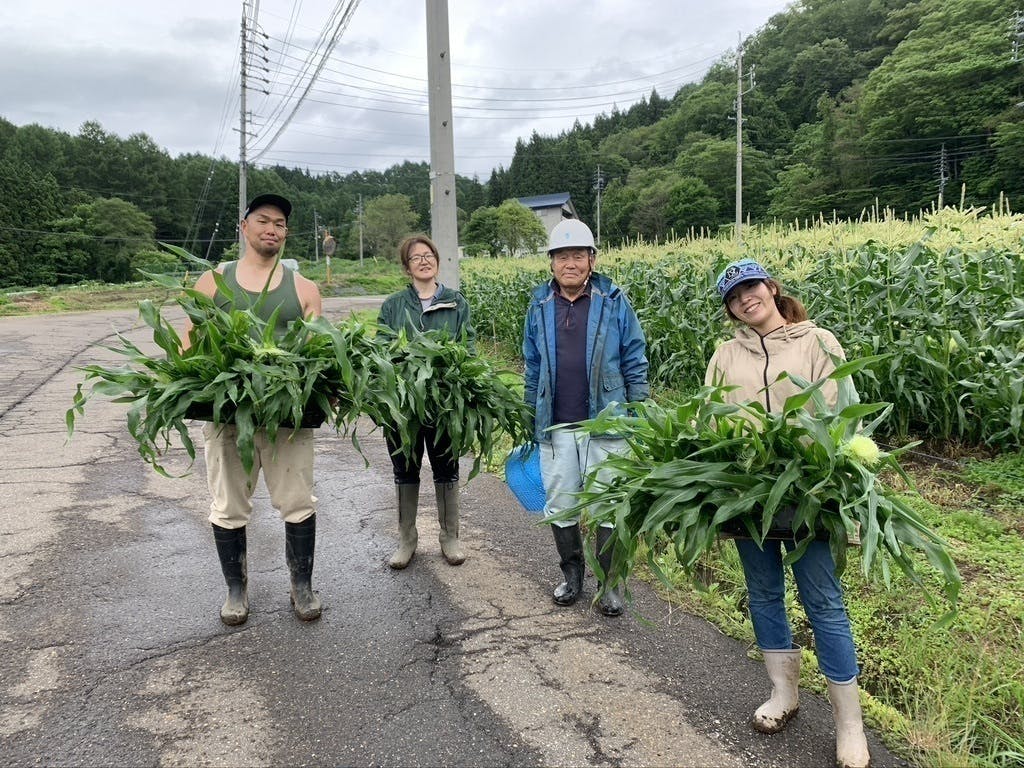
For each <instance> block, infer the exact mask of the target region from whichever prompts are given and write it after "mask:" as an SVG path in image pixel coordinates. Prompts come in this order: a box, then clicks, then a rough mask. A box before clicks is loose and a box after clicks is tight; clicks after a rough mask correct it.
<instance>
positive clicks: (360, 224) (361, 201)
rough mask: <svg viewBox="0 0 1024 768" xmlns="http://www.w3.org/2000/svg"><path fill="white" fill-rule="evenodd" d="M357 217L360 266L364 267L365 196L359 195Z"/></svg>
mask: <svg viewBox="0 0 1024 768" xmlns="http://www.w3.org/2000/svg"><path fill="white" fill-rule="evenodd" d="M356 216H357V217H358V219H359V266H363V196H362V195H359V205H358V206H356Z"/></svg>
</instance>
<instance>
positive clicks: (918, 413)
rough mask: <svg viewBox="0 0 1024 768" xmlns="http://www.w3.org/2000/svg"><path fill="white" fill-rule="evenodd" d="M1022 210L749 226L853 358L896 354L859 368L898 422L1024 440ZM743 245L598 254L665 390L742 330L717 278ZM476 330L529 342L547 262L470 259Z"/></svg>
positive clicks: (682, 386)
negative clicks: (530, 310)
mask: <svg viewBox="0 0 1024 768" xmlns="http://www.w3.org/2000/svg"><path fill="white" fill-rule="evenodd" d="M1022 224H1024V220H1022V218H1021V217H1020V216H1010V215H998V214H993V215H984V212H979V211H971V210H968V211H958V210H952V209H947V210H944V211H941V212H938V213H936V214H934V215H929V216H927V217H925V220H924V221H920V222H904V221H898V220H891V219H889V220H880V221H873V222H865V223H862V224H845V223H844V224H834V225H822V226H819V227H818V228H816V229H812V230H797V229H792V228H788V229H787V228H765V229H762V230H760V231H756V232H755V231H751V233H750V237H749V240H748V243H747V248H746V251H745V253H746V255H750V256H754V257H756V258H758V259H759V260H761V261H762V262H763V263H764V264H765V265H766V266H767V267H768V269H769V271H770V272H771V273H772V274H774V275H775V276H776V277H778V279H779V280H780V281H781V283H782V285H783V287H784V289H785V290H786V291H787V292H788V293H791V294H794V295H796V296H798V297H799V298H800V299H801V300H802V301H803V302H804V304H805V305H806V306H807V309H808V312H809V314H810V317H811V319H813V320H814V321H815V322H817V323H818V324H819V325H821V326H823V327H825V328H828V329H829V330H831V331H833V332H834V333H835V334H836V336H837V338H838V339H839V341H840V343H841V344H842V345H843V348H844V349H845V351H846V353H847V355H848V356H849V357H850V358H855V357H868V356H872V355H877V354H884V355H888V356H889V361H890V362H889V363H888V364H887V365H885V366H880V367H879V368H877V369H875V370H873V371H865V372H863V373H862V374H860V375H859V376H858V379H857V388H858V390H859V391H860V392H861V393H862V395H863V396H864V398H865V399H866V400H869V401H877V402H889V403H892V404H893V406H894V408H893V414H892V417H891V418H890V419H889V421H888V425H887V427H886V429H887V430H888V431H889V432H891V433H892V434H895V435H897V436H899V437H901V438H905V437H907V436H909V435H919V436H930V437H935V438H939V439H960V440H964V441H967V442H972V443H982V442H987V443H989V444H992V445H1001V446H1006V445H1010V446H1019V445H1022V444H1024V343H1022V341H1021V334H1020V323H1021V321H1022V319H1024V299H1021V297H1020V286H1022V285H1024V260H1022V259H1021V258H1020V250H1021V242H1022V241H1021V227H1022ZM738 253H739V251H737V250H736V247H735V245H734V244H733V243H732V242H731V241H730V240H728V239H715V238H703V239H696V240H679V241H673V242H670V243H666V244H664V245H660V246H659V245H651V244H643V243H641V244H638V245H635V246H631V247H629V248H625V249H622V250H619V251H613V252H609V253H608V254H607V255H601V256H599V257H598V262H597V268H598V269H599V270H600V271H602V272H606V273H607V274H609V275H611V276H612V278H613V279H614V280H615V281H616V282H617V283H618V284H619V285H621V286H622V287H623V288H624V289H625V291H626V295H627V296H628V297H629V300H630V302H631V303H632V305H633V307H634V309H635V310H636V313H637V316H638V317H639V319H640V324H641V326H642V327H643V329H644V332H645V334H646V335H647V343H648V357H649V358H650V361H651V380H652V383H653V385H654V387H655V390H659V389H662V390H663V389H665V388H668V389H672V390H676V391H679V392H685V393H689V392H692V391H693V390H694V389H696V388H697V387H698V386H700V384H701V382H703V377H704V371H705V368H706V366H707V361H708V360H709V359H710V358H711V354H712V352H713V351H714V349H715V346H716V344H717V343H718V342H719V341H720V340H721V339H722V338H724V337H725V336H726V335H728V334H731V331H730V328H729V323H728V322H727V321H726V319H725V317H724V315H723V313H722V307H721V301H720V299H719V298H718V295H717V293H716V292H715V290H714V278H715V275H716V274H717V272H718V270H720V269H721V268H722V267H723V266H724V265H725V264H726V263H727V262H728V261H730V260H732V259H734V258H736V257H737V256H738ZM463 263H464V268H463V285H462V289H463V292H464V293H465V294H466V297H467V298H468V299H469V301H470V304H471V305H472V307H473V315H474V317H478V318H484V320H482V321H480V322H479V323H478V324H477V326H478V332H479V333H480V334H481V335H482V336H487V335H491V336H493V337H494V339H495V340H496V341H499V342H501V343H503V344H505V345H507V346H508V347H509V348H511V349H514V350H518V349H519V347H520V346H521V343H522V324H523V318H524V317H525V313H526V306H527V303H528V301H529V295H530V288H531V286H533V285H536V284H537V283H539V282H541V281H543V280H545V279H548V277H549V274H550V273H549V272H548V264H547V261H546V260H545V259H540V258H537V259H521V260H516V261H513V262H504V263H502V264H490V263H488V262H486V261H480V262H463Z"/></svg>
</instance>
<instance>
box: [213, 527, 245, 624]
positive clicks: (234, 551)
mask: <svg viewBox="0 0 1024 768" xmlns="http://www.w3.org/2000/svg"><path fill="white" fill-rule="evenodd" d="M213 540H214V542H216V544H217V556H218V557H220V568H221V570H222V571H223V572H224V581H225V582H227V585H228V596H227V599H225V600H224V605H223V606H221V609H220V620H221V621H223V622H224V623H225V624H227V625H228V626H231V627H234V626H237V625H239V624H244V623H245V621H246V619H248V618H249V595H248V593H247V591H246V590H247V587H248V584H249V580H248V577H247V576H246V567H245V526H244V525H243V526H242V527H241V528H221V527H220V526H219V525H214V526H213Z"/></svg>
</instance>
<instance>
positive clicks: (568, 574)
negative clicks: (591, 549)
mask: <svg viewBox="0 0 1024 768" xmlns="http://www.w3.org/2000/svg"><path fill="white" fill-rule="evenodd" d="M551 531H552V532H553V533H554V534H555V548H556V549H557V550H558V556H559V558H560V562H559V565H560V566H561V568H562V575H563V576H565V581H563V582H562V583H561V584H559V585H558V586H557V587H555V591H554V594H553V595H552V598H553V599H554V601H555V603H557V604H558V605H572V604H573V603H575V602H576V600H577V599H578V598H579V596H580V593H581V592H583V572H584V568H585V566H584V561H583V539H582V538H581V536H580V526H579V523H576V524H575V525H570V526H567V527H565V528H562V527H560V526H557V525H552V526H551Z"/></svg>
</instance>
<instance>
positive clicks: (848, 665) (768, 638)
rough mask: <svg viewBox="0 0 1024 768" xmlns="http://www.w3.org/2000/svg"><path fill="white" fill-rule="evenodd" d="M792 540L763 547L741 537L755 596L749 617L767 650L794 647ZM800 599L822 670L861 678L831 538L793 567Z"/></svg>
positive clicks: (838, 678) (835, 676)
mask: <svg viewBox="0 0 1024 768" xmlns="http://www.w3.org/2000/svg"><path fill="white" fill-rule="evenodd" d="M780 544H784V545H785V546H786V549H787V550H788V551H792V550H793V549H794V547H795V546H796V545H795V544H794V542H792V541H777V540H768V541H765V542H764V549H763V550H761V549H759V548H758V546H757V544H756V543H754V542H753V541H752V540H751V539H736V549H737V551H738V552H739V554H740V562H741V563H743V575H744V577H745V578H746V581H747V592H748V594H749V599H750V620H751V622H752V623H753V625H754V636H755V637H756V638H757V645H758V647H760V648H761V650H764V651H777V650H789V649H790V648H792V647H793V632H792V630H791V629H790V626H789V621H788V620H787V618H786V600H785V597H786V595H785V593H786V583H785V579H784V577H783V572H782V547H781V546H779V545H780ZM792 568H793V576H794V578H795V579H796V586H797V590H798V591H799V593H800V602H802V603H803V606H804V611H805V612H806V613H807V619H808V621H810V623H811V628H812V629H813V630H814V648H815V651H816V652H817V655H818V668H819V669H821V672H822V674H824V675H825V677H827V678H828V679H829V680H831V681H832V682H834V683H845V682H849V681H850V680H852V679H853V678H854V677H856V676H857V674H858V672H859V670H858V668H857V652H856V650H855V649H854V647H853V633H852V632H851V631H850V619H849V617H848V616H847V615H846V607H845V606H844V605H843V588H842V586H840V584H839V579H838V578H836V565H835V562H833V560H832V553H831V552H830V551H829V548H828V542H827V541H813V542H811V545H810V546H809V547H808V548H807V551H806V552H804V554H803V556H802V557H801V558H800V559H799V560H797V561H796V562H795V563H793V565H792Z"/></svg>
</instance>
